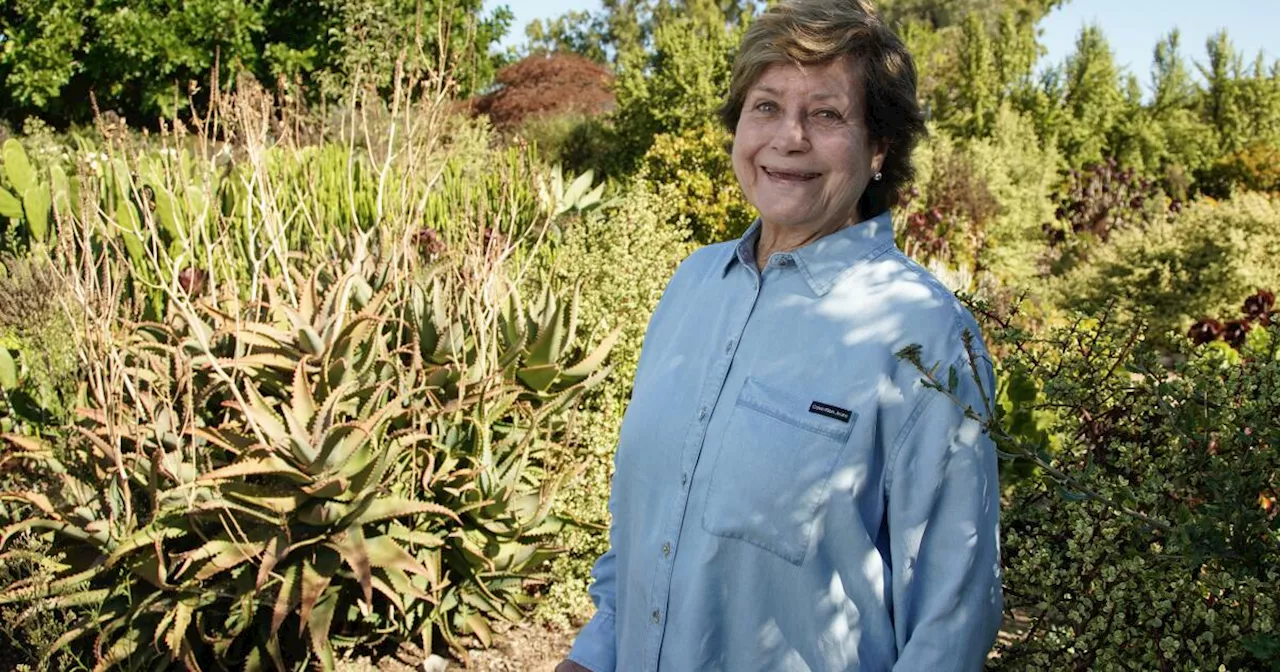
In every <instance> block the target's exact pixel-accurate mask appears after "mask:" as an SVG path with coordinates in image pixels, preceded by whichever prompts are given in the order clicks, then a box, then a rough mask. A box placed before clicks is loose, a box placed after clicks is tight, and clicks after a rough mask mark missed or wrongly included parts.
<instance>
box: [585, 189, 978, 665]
mask: <svg viewBox="0 0 1280 672" xmlns="http://www.w3.org/2000/svg"><path fill="white" fill-rule="evenodd" d="M758 227H759V221H757V222H756V224H754V225H753V226H752V227H751V228H750V229H749V230H748V231H747V233H746V234H745V235H744V236H743V238H742V239H741V240H739V241H734V242H729V243H722V244H718V245H711V246H709V247H705V248H702V249H701V250H699V251H697V252H695V253H694V254H693V255H691V256H690V257H689V258H688V259H686V260H685V261H684V262H683V263H682V264H681V265H680V268H679V270H677V272H676V274H675V276H674V277H673V278H672V280H671V282H670V284H668V286H667V289H666V292H665V293H664V295H663V297H662V300H661V302H660V303H659V305H658V307H657V309H656V310H655V311H654V314H653V317H652V319H651V321H650V323H649V329H648V332H647V333H646V335H645V341H644V346H643V349H642V352H641V356H640V365H639V369H638V371H637V373H636V379H635V387H634V391H633V393H632V398H631V404H630V406H628V408H627V412H626V415H625V418H624V420H623V423H622V430H621V436H620V440H619V444H618V451H617V455H616V456H615V474H614V478H613V490H612V492H611V496H610V504H609V507H610V511H611V513H612V516H613V523H612V526H611V528H610V532H609V540H610V550H609V551H608V552H607V553H605V554H604V555H603V556H602V557H601V558H600V560H599V561H598V562H597V564H596V566H595V570H594V571H593V576H594V582H593V584H592V587H591V595H592V598H593V599H594V601H595V603H596V607H597V611H596V614H595V616H594V617H593V618H592V619H591V621H590V622H589V623H588V624H587V625H586V627H584V628H583V630H582V632H581V633H579V635H578V638H577V640H576V641H575V643H574V646H573V650H572V652H571V653H570V655H569V657H570V659H572V660H573V661H575V662H577V663H579V664H581V665H584V666H585V667H587V668H589V669H591V670H594V671H595V672H607V671H609V670H615V669H616V670H621V671H623V672H631V671H632V670H650V671H651V670H662V671H663V672H677V671H682V670H727V671H731V672H739V671H744V670H783V671H786V670H860V671H862V672H875V671H879V670H921V671H927V672H941V671H943V670H948V671H949V670H978V669H981V667H982V665H983V661H984V659H985V657H986V654H987V651H988V649H990V647H991V645H992V643H993V641H994V640H995V635H996V632H997V630H998V628H999V624H1000V609H1001V593H1000V590H1001V588H1000V566H999V551H998V525H999V523H998V517H999V487H998V484H997V477H996V458H995V451H994V447H993V445H992V443H991V440H990V438H989V437H988V436H987V435H986V434H985V433H983V431H982V429H981V427H980V424H979V423H978V422H976V421H974V420H972V419H966V417H965V414H964V411H963V409H962V408H961V407H960V406H958V405H957V404H955V403H954V402H953V401H952V400H951V399H949V398H947V397H946V396H945V395H944V394H942V393H940V392H938V391H936V390H931V389H925V388H923V387H922V386H921V384H920V382H921V379H922V375H921V373H920V371H919V370H918V369H916V368H915V367H914V366H912V365H911V364H910V363H908V362H905V361H900V360H899V359H898V358H897V357H896V356H895V353H896V352H897V351H898V350H900V349H901V348H903V347H904V346H907V345H910V344H919V345H920V346H921V347H922V350H921V359H922V360H923V362H924V363H925V365H926V366H930V365H932V364H933V363H938V364H939V365H940V366H939V368H938V372H939V373H938V375H939V376H940V377H941V379H942V380H943V381H946V380H947V378H948V373H947V370H948V367H949V366H954V367H956V371H957V374H958V381H959V386H958V387H957V389H956V391H955V394H956V395H957V396H958V397H959V398H960V399H961V400H962V401H963V402H964V403H966V404H968V405H970V406H971V407H972V408H974V409H975V410H978V411H979V412H981V409H982V408H983V404H982V402H981V396H980V392H979V390H978V387H977V385H976V384H975V382H974V380H973V376H972V375H971V373H970V368H969V357H968V355H967V354H966V352H965V349H964V345H963V342H962V336H961V334H962V333H963V332H964V331H965V330H968V331H969V332H970V333H972V334H974V336H975V337H974V340H973V347H974V349H975V350H976V352H977V354H978V356H979V358H980V360H981V363H980V366H979V370H980V371H981V378H982V379H983V381H984V387H985V388H986V389H987V390H990V389H991V385H992V378H993V376H992V372H991V367H990V363H989V360H987V359H986V354H985V349H984V346H983V344H982V341H981V339H980V337H978V336H977V334H978V327H977V325H976V324H975V323H974V320H973V318H972V316H971V315H970V314H969V313H968V311H966V310H965V309H964V307H963V306H962V305H961V304H960V303H959V302H958V301H957V300H956V298H955V297H954V295H953V294H952V293H951V292H950V291H948V290H947V288H946V287H944V286H943V285H942V284H940V283H939V282H938V281H937V280H936V279H935V278H934V277H933V276H932V275H930V274H929V273H928V271H926V270H924V269H923V268H921V267H920V266H918V265H917V264H915V263H914V262H912V261H911V260H909V259H907V258H906V257H905V256H904V255H903V254H902V253H901V252H899V251H898V249H897V248H896V247H895V245H894V238H893V226H892V223H891V220H890V217H889V214H888V213H885V214H883V215H880V216H879V217H876V218H874V219H870V220H867V221H865V222H862V223H860V224H858V225H856V226H851V227H848V228H845V229H842V230H840V231H838V232H836V233H833V234H831V235H828V236H826V237H824V238H821V239H819V240H816V241H814V242H812V243H810V244H808V245H806V246H804V247H801V248H799V249H796V250H793V251H790V252H784V253H776V254H773V255H772V256H771V257H770V258H769V260H768V265H767V266H765V268H764V271H763V272H758V271H757V268H756V262H755V258H754V257H755V253H754V251H755V242H756V240H757V238H758V235H759V228H758Z"/></svg>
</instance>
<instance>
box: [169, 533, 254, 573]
mask: <svg viewBox="0 0 1280 672" xmlns="http://www.w3.org/2000/svg"><path fill="white" fill-rule="evenodd" d="M265 547H266V542H263V541H253V540H246V539H237V540H226V539H213V540H211V541H208V542H206V543H205V544H204V545H203V546H200V547H199V548H197V549H196V550H194V551H191V552H190V553H189V554H187V556H186V558H185V560H186V563H184V564H187V565H189V566H195V563H197V562H200V561H202V560H204V561H205V562H204V564H202V565H201V566H200V569H199V570H197V571H196V574H195V579H196V580H197V581H204V580H206V579H209V578H211V577H213V576H216V575H217V574H219V573H220V572H224V571H226V570H228V569H232V568H235V567H238V566H239V565H241V564H242V563H245V562H248V561H250V560H253V559H254V558H257V557H258V556H259V555H261V554H262V551H263V549H264V548H265Z"/></svg>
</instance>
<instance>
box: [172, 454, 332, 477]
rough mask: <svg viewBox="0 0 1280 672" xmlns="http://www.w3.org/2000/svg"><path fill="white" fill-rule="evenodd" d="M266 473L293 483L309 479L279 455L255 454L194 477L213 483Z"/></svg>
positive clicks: (264, 474)
mask: <svg viewBox="0 0 1280 672" xmlns="http://www.w3.org/2000/svg"><path fill="white" fill-rule="evenodd" d="M266 475H275V476H286V477H289V478H290V480H292V481H294V482H295V483H307V482H310V480H311V479H310V477H308V476H307V475H306V474H304V473H302V472H301V471H299V470H298V469H297V468H296V467H294V466H293V465H291V464H289V463H288V462H286V461H285V460H284V459H282V458H280V457H279V456H276V455H255V456H248V457H245V458H243V459H240V460H237V461H236V462H234V463H232V464H229V465H227V466H225V467H221V468H218V469H214V470H213V471H210V472H206V473H204V474H201V475H200V476H199V477H197V478H196V482H198V483H215V482H218V481H223V480H229V479H233V478H241V477H244V476H266Z"/></svg>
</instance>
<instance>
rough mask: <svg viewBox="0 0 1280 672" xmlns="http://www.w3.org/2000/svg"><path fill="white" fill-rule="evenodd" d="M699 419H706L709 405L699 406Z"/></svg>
mask: <svg viewBox="0 0 1280 672" xmlns="http://www.w3.org/2000/svg"><path fill="white" fill-rule="evenodd" d="M698 419H699V420H706V419H707V407H706V406H703V407H702V408H699V409H698Z"/></svg>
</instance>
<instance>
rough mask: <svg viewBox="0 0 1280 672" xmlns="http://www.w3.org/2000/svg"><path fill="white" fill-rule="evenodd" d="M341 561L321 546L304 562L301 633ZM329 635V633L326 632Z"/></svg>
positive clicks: (299, 612) (328, 549) (300, 605)
mask: <svg viewBox="0 0 1280 672" xmlns="http://www.w3.org/2000/svg"><path fill="white" fill-rule="evenodd" d="M339 564H340V561H339V559H338V554H337V553H336V552H335V551H334V550H333V549H331V548H328V547H325V546H320V547H317V548H316V549H315V552H314V554H313V555H312V556H311V557H309V558H306V559H305V560H303V563H302V584H301V596H300V598H299V607H298V616H299V617H300V622H299V624H298V626H299V632H298V634H302V631H301V629H302V628H305V627H307V625H308V624H309V623H310V622H311V610H312V609H314V608H315V606H316V603H317V602H318V601H319V600H320V597H321V596H322V595H323V594H324V592H325V591H326V590H327V589H328V588H329V583H330V582H331V581H332V580H333V575H334V574H335V573H337V571H338V567H339ZM326 633H327V631H326Z"/></svg>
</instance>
